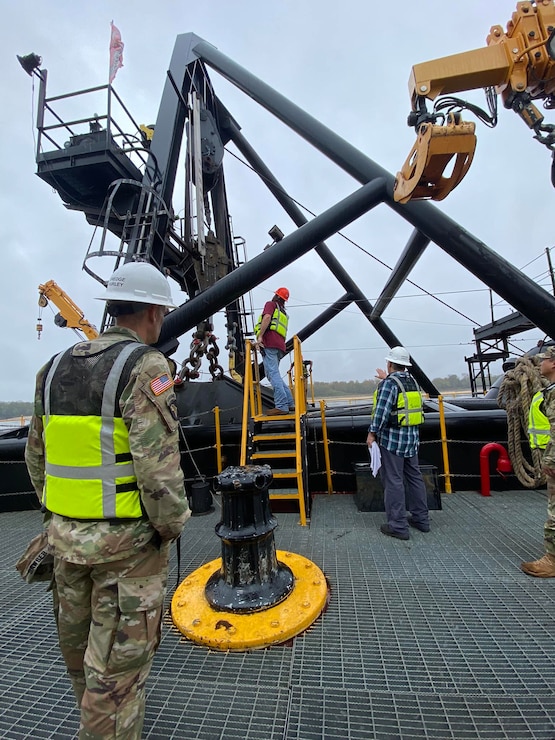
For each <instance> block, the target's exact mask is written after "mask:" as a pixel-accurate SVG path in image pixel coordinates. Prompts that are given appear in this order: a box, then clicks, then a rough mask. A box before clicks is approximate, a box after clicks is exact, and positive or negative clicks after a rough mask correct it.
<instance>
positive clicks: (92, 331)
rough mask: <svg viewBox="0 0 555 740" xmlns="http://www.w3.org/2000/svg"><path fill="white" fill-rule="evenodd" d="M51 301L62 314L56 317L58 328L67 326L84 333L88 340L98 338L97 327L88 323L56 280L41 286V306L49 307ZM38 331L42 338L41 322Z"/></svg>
mask: <svg viewBox="0 0 555 740" xmlns="http://www.w3.org/2000/svg"><path fill="white" fill-rule="evenodd" d="M49 301H50V302H52V303H53V304H54V305H55V306H56V308H58V309H59V310H60V313H59V314H58V315H57V317H56V323H57V324H58V326H64V327H65V326H67V327H68V328H70V329H76V330H78V331H82V332H83V334H85V336H86V337H87V339H96V337H97V336H98V331H97V330H96V327H94V326H93V325H92V324H91V323H90V322H89V321H87V319H86V318H85V314H84V313H83V311H81V309H80V308H79V306H78V305H77V304H76V303H74V302H73V301H72V300H71V298H70V297H69V296H68V294H67V293H66V292H65V290H62V289H61V288H60V286H59V285H58V284H57V283H55V282H54V280H49V281H48V282H46V283H44V285H39V306H40V307H41V308H44V307H45V306H47V305H48V303H49ZM58 317H59V318H58ZM37 331H38V332H39V338H40V332H41V331H42V324H41V323H40V320H39V324H37Z"/></svg>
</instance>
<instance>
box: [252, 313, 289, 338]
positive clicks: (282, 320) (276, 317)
mask: <svg viewBox="0 0 555 740" xmlns="http://www.w3.org/2000/svg"><path fill="white" fill-rule="evenodd" d="M263 318H264V314H263V313H261V314H260V316H259V317H258V321H257V322H256V325H255V327H254V336H255V337H257V336H258V332H259V331H260V325H261V324H262V319H263ZM288 323H289V319H288V317H287V314H286V313H285V311H283V310H282V309H280V308H279V306H278V305H276V307H275V309H274V313H273V314H272V319H271V321H270V324H269V326H268V329H270V330H271V331H276V332H277V333H278V334H279V335H280V337H283V338H284V339H285V337H286V336H287V324H288ZM266 331H267V330H266Z"/></svg>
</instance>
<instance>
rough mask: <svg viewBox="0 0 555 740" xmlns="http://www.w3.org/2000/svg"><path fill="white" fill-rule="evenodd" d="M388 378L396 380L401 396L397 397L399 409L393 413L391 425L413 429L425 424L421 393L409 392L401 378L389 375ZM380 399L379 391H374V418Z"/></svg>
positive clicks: (416, 391)
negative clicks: (377, 402) (378, 399)
mask: <svg viewBox="0 0 555 740" xmlns="http://www.w3.org/2000/svg"><path fill="white" fill-rule="evenodd" d="M388 378H391V380H394V381H395V382H396V383H397V385H398V386H399V395H398V396H397V408H396V409H395V411H393V412H392V413H391V417H390V424H391V426H395V427H413V426H417V425H418V424H423V423H424V411H423V408H422V396H421V394H420V391H418V390H415V391H407V390H406V389H405V387H404V385H403V384H402V383H401V381H400V380H399V378H397V377H396V376H395V375H388ZM377 398H378V389H377V388H376V390H375V391H374V397H373V402H374V405H373V407H372V416H374V411H375V408H376V401H377Z"/></svg>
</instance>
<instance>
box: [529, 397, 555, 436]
mask: <svg viewBox="0 0 555 740" xmlns="http://www.w3.org/2000/svg"><path fill="white" fill-rule="evenodd" d="M542 403H543V391H538V392H537V393H536V394H534V397H533V398H532V403H531V404H530V411H529V412H528V439H529V440H530V447H531V449H533V450H537V449H539V450H545V448H546V447H547V444H548V442H549V436H550V435H549V429H550V425H549V419H548V418H547V416H546V415H545V414H544V413H543V411H542V410H541V404H542Z"/></svg>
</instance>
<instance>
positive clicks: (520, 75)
mask: <svg viewBox="0 0 555 740" xmlns="http://www.w3.org/2000/svg"><path fill="white" fill-rule="evenodd" d="M486 42H487V47H486V48H483V49H474V50H472V51H466V52H462V53H461V54H453V55H451V56H447V57H443V58H441V59H434V60H432V61H429V62H423V63H421V64H416V65H414V67H413V68H412V71H411V74H410V78H409V94H410V99H411V105H412V112H411V114H410V115H409V125H411V126H414V127H415V129H416V133H417V137H418V138H417V142H416V144H415V145H414V147H413V149H412V150H411V152H410V154H409V156H408V157H407V159H406V161H405V163H404V165H403V167H402V169H401V171H400V172H398V173H397V178H396V181H395V192H394V198H395V200H396V201H398V202H400V203H406V202H407V201H409V200H419V199H423V198H432V199H433V200H441V199H442V198H445V197H446V196H447V195H448V194H449V193H450V192H451V190H453V188H455V187H456V186H457V185H458V184H459V182H460V181H461V180H462V178H463V177H464V175H465V174H466V172H467V171H468V168H469V166H470V163H471V162H472V158H473V156H474V150H475V147H476V137H475V136H474V124H469V123H465V122H464V121H462V120H461V119H460V113H452V112H451V113H449V114H447V115H445V114H444V113H440V112H439V110H440V108H439V106H438V104H437V103H436V104H435V106H434V111H433V112H432V113H430V112H428V111H427V109H426V102H425V101H426V100H436V98H438V96H440V95H448V94H451V93H454V92H460V91H462V90H473V89H477V88H482V87H483V88H495V91H494V93H493V97H495V94H498V95H501V98H502V100H503V104H504V106H505V107H506V108H511V109H513V110H514V111H516V112H517V113H518V114H519V115H520V116H521V118H522V119H523V120H524V122H525V123H526V124H527V125H528V126H529V128H531V129H533V130H534V132H535V138H536V139H537V140H538V141H540V142H541V143H542V144H545V145H546V146H547V147H548V148H550V149H551V150H552V151H553V150H555V126H553V125H544V123H543V121H544V117H543V115H542V114H541V113H540V111H539V110H538V109H537V108H536V106H535V105H534V104H533V103H532V100H537V99H543V100H544V101H545V107H546V108H554V107H555V0H528V1H526V2H519V3H517V7H516V11H515V12H514V13H513V14H512V17H511V20H510V21H509V22H508V23H507V29H506V31H504V30H503V27H502V26H498V25H496V26H492V27H491V29H490V33H489V35H488V37H487V39H486ZM457 102H459V103H460V102H463V101H457ZM445 107H446V106H445ZM454 107H455V106H451V108H452V109H453V108H454ZM466 107H469V108H471V106H468V105H467V106H466ZM438 120H440V121H442V123H441V124H440V125H437V122H438ZM495 123H496V121H494V122H490V125H492V126H493V125H495ZM453 157H456V159H455V163H454V166H453V167H452V172H451V175H450V176H448V177H446V176H444V172H445V170H446V168H447V166H448V165H449V163H450V162H451V160H452V158H453ZM554 184H555V182H554Z"/></svg>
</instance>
